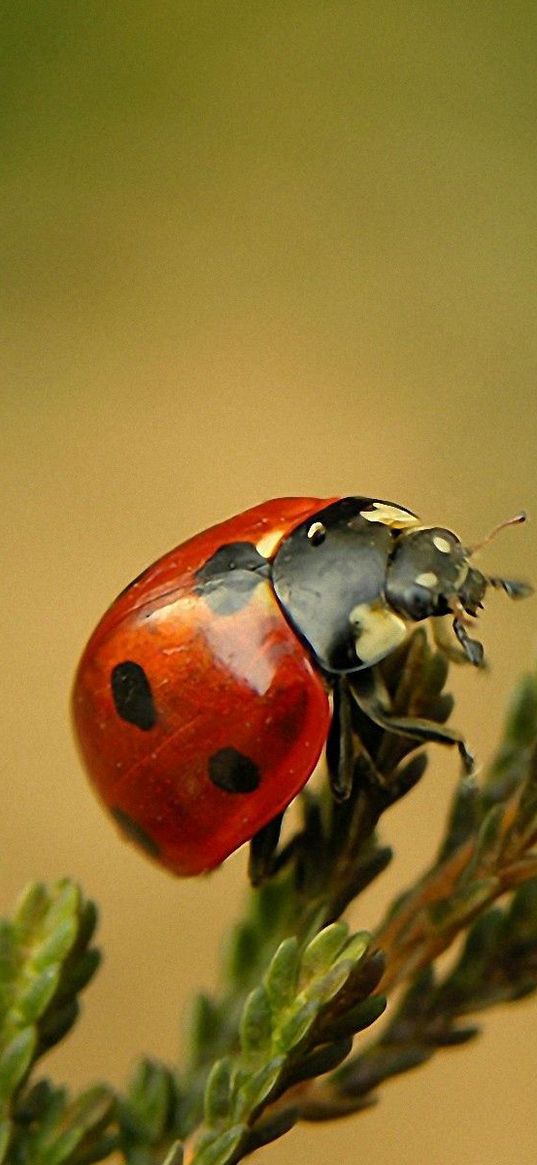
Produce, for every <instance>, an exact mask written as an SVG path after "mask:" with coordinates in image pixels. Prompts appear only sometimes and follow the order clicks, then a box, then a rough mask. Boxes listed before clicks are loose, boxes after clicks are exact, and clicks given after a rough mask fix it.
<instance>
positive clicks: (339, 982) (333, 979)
mask: <svg viewBox="0 0 537 1165" xmlns="http://www.w3.org/2000/svg"><path fill="white" fill-rule="evenodd" d="M353 970H354V968H353V964H352V963H351V962H350V960H349V959H344V960H341V962H337V963H335V964H334V966H333V967H331V968H330V970H329V971H327V973H326V975H323V976H322V978H321V979H314V980H313V982H312V983H310V984H309V985H308V987H307V988H306V991H305V993H304V994H306V997H307V999H308V1000H309V1001H310V1002H315V1004H316V1006H317V1008H319V1007H320V1006H322V1005H324V1004H326V1003H329V1002H330V1000H331V999H333V998H334V996H335V995H338V994H339V992H340V991H341V988H342V987H344V985H345V983H346V982H347V980H348V978H349V976H350V975H351V973H352V971H353Z"/></svg>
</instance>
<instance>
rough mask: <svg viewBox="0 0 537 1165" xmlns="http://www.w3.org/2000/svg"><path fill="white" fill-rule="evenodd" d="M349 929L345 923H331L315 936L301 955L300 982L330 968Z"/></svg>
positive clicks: (344, 941) (345, 939) (345, 940)
mask: <svg viewBox="0 0 537 1165" xmlns="http://www.w3.org/2000/svg"><path fill="white" fill-rule="evenodd" d="M348 934H349V928H348V926H347V924H346V923H345V922H333V923H332V924H331V926H326V927H325V928H324V930H321V931H320V933H319V934H316V935H315V938H314V939H312V941H311V942H310V943H308V946H307V947H306V949H305V951H304V954H303V955H302V959H301V964H300V971H301V976H300V977H301V981H302V982H307V981H308V980H309V979H313V978H314V976H316V975H322V974H324V973H325V971H328V969H329V968H330V967H331V966H332V964H333V962H334V960H335V959H336V958H337V956H338V954H339V953H340V951H341V950H342V949H343V947H344V946H345V944H346V942H347V937H348Z"/></svg>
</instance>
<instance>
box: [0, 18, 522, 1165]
mask: <svg viewBox="0 0 537 1165" xmlns="http://www.w3.org/2000/svg"><path fill="white" fill-rule="evenodd" d="M2 35H3V39H4V43H5V44H6V43H7V50H8V51H7V69H8V85H7V93H8V99H7V101H6V85H5V82H4V86H3V88H4V102H3V105H4V111H3V115H2V122H3V133H4V144H3V156H4V159H5V162H6V163H7V165H5V166H4V179H3V196H4V216H3V217H4V221H3V227H2V239H3V244H4V248H5V251H6V256H5V259H4V262H3V276H2V283H3V288H4V293H5V295H4V308H5V323H4V328H3V333H4V338H3V340H2V350H3V353H4V358H6V357H7V368H6V372H5V380H4V387H3V389H2V405H1V407H2V445H3V456H2V520H3V525H4V552H3V570H2V578H1V584H0V585H1V586H2V589H3V596H2V600H1V610H2V617H3V621H4V629H3V632H2V642H3V667H2V673H3V686H4V691H3V695H2V713H3V714H2V750H1V756H2V760H1V768H2V801H3V815H2V827H1V828H2V839H1V843H2V851H3V854H4V860H3V877H2V884H1V895H0V896H1V905H2V907H3V908H4V909H5V908H8V907H9V906H10V904H11V901H12V899H13V896H14V895H15V894H16V893H17V892H18V891H19V889H20V888H21V886H22V885H23V884H24V883H25V882H26V881H28V880H29V879H32V878H36V877H38V878H46V879H54V878H56V877H59V876H62V875H63V874H65V873H68V874H71V875H73V876H75V877H77V878H78V879H80V881H81V882H82V884H83V886H84V887H85V890H86V892H87V893H88V894H89V895H91V896H95V897H96V898H97V900H98V901H99V902H100V904H101V908H102V923H101V930H100V937H101V940H102V943H103V945H104V948H105V951H106V961H105V964H104V968H103V970H102V971H101V974H100V975H99V976H98V978H97V981H96V982H95V984H94V985H93V986H92V987H91V989H90V990H89V991H88V993H87V995H86V999H85V1008H84V1016H83V1022H82V1023H81V1025H80V1027H79V1028H78V1029H77V1031H76V1032H75V1034H74V1035H73V1036H72V1037H71V1039H70V1040H69V1042H68V1044H67V1045H66V1046H65V1048H64V1049H62V1050H60V1051H58V1052H56V1053H55V1054H54V1055H53V1056H51V1057H50V1062H49V1067H50V1071H54V1074H55V1076H56V1078H57V1079H62V1080H63V1079H66V1080H69V1081H70V1082H71V1084H72V1085H73V1086H77V1087H78V1086H80V1085H82V1084H84V1083H86V1082H89V1081H91V1080H94V1079H95V1078H97V1077H100V1076H107V1077H108V1078H110V1079H112V1080H113V1081H114V1082H116V1083H121V1082H122V1081H124V1080H125V1078H126V1075H127V1073H128V1071H129V1068H130V1066H131V1064H132V1062H133V1059H134V1058H135V1056H137V1055H138V1053H139V1052H140V1051H141V1050H145V1051H146V1052H148V1053H152V1054H154V1055H156V1056H162V1057H164V1058H170V1059H171V1058H174V1057H175V1056H176V1054H177V1053H178V1049H179V1048H180V1045H181V1023H180V1020H181V1014H182V1011H183V1009H184V1006H185V1003H186V1001H187V1000H188V998H189V997H190V996H191V993H192V990H193V988H194V985H203V986H205V987H208V988H210V987H211V984H212V983H213V982H214V980H215V975H216V966H217V951H218V946H219V942H220V939H221V936H222V935H223V934H224V931H225V928H226V925H227V924H228V923H229V922H230V921H231V920H232V919H233V918H234V917H235V916H236V914H237V911H238V910H239V908H240V903H241V900H242V895H243V892H244V870H245V859H246V855H245V853H243V852H241V853H239V854H238V855H235V856H234V857H233V858H232V859H231V860H230V861H229V862H228V863H227V864H226V866H225V867H224V868H223V869H221V870H220V871H219V872H217V873H216V874H215V875H214V876H212V877H211V878H209V879H199V880H196V881H191V882H182V883H181V882H178V881H174V880H173V879H172V878H170V877H169V876H167V875H166V874H164V873H161V872H160V871H159V870H157V869H156V868H153V867H152V866H151V865H150V864H148V863H146V862H144V860H143V858H142V857H140V856H139V855H138V854H137V853H135V852H134V851H133V850H131V849H130V848H129V847H128V846H126V845H124V844H122V843H121V842H120V841H119V839H118V838H117V837H116V834H115V832H114V830H113V829H112V827H111V825H110V824H109V822H108V820H107V819H106V818H105V816H104V815H103V814H102V812H101V810H100V809H99V807H98V806H97V804H96V802H95V801H94V798H93V796H92V793H91V792H90V790H89V788H88V786H87V784H86V782H85V779H84V777H83V775H82V772H81V769H80V766H79V763H78V760H77V757H76V755H75V751H74V748H73V744H72V741H71V737H70V729H69V724H68V716H67V710H66V708H67V700H68V691H69V687H70V682H71V675H72V671H73V669H74V666H75V664H76V661H77V657H78V655H79V653H80V651H81V649H82V646H83V643H84V641H85V639H86V637H87V635H88V634H89V632H90V631H91V629H92V627H93V625H94V623H95V622H96V620H97V618H98V617H99V616H100V615H101V613H102V610H103V609H104V607H105V606H106V605H107V604H108V602H109V601H110V600H111V598H112V597H113V596H114V595H115V593H116V592H117V591H118V590H119V589H120V588H121V587H122V586H123V585H124V584H125V583H126V582H128V581H129V579H130V578H131V577H132V576H134V575H135V574H137V573H138V572H139V571H140V569H141V568H142V567H143V566H144V565H146V564H147V563H148V562H150V561H151V560H152V559H154V558H155V557H157V556H158V555H159V554H161V553H163V552H164V551H166V550H167V549H169V548H170V547H171V546H173V545H174V544H176V543H177V542H179V541H181V540H182V539H183V538H185V537H186V536H188V535H189V534H191V533H193V532H195V531H196V530H198V529H199V528H201V527H203V526H205V525H208V524H210V523H212V522H214V521H216V520H219V519H221V518H223V517H225V516H227V515H229V514H231V513H233V512H236V511H238V510H241V509H244V508H245V507H246V506H248V505H251V504H253V503H255V502H256V501H259V500H262V499H264V498H266V497H272V496H277V495H281V494H287V493H291V494H292V493H296V494H319V495H320V496H323V495H331V494H337V493H341V494H345V493H353V492H363V493H366V494H367V493H370V494H372V495H374V496H375V495H377V496H380V497H386V498H390V499H393V500H395V501H397V502H401V503H403V504H405V505H408V506H410V507H411V508H414V509H416V510H417V511H418V512H419V513H420V514H421V515H422V516H423V517H424V518H426V519H430V520H431V521H435V522H436V521H438V522H440V523H445V524H446V525H451V526H453V527H454V528H455V529H456V530H457V531H458V532H459V533H461V534H462V536H463V537H464V538H466V539H467V540H476V539H478V538H479V537H480V536H481V535H483V534H484V533H485V532H486V531H487V530H488V528H489V527H490V526H491V525H492V524H494V523H495V522H496V521H498V520H499V519H501V518H503V517H506V516H508V515H510V514H511V513H514V512H515V511H516V510H518V509H519V508H520V507H522V506H526V507H527V508H528V509H529V511H530V513H532V514H533V516H534V522H533V525H530V526H528V527H527V528H526V529H525V530H520V531H508V532H506V533H505V534H504V535H503V536H502V539H501V541H498V542H497V544H496V545H494V546H493V547H491V548H490V549H489V550H488V551H487V558H486V563H487V566H488V567H489V569H490V570H491V571H494V570H498V571H499V570H500V569H501V570H503V571H504V572H505V573H507V574H508V573H512V574H514V575H517V574H518V575H520V576H529V577H533V579H534V580H535V579H537V534H536V531H537V521H536V519H537V482H536V475H535V445H536V438H537V404H536V398H535V392H536V371H537V330H536V326H535V325H536V291H537V287H536V283H537V280H536V270H537V213H536V212H537V200H536V189H537V188H536V182H537V144H536V143H537V133H536V127H537V120H536V118H537V81H536V77H537V71H536V59H537V58H536V53H537V8H536V7H535V5H533V4H529V3H525V2H520V3H517V2H515V3H510V4H504V3H500V2H499V0H491V2H489V3H487V4H484V3H483V4H479V3H474V4H459V3H435V2H434V0H433V2H423V3H409V4H399V3H394V2H390V0H387V2H385V3H379V4H374V3H371V4H368V3H360V2H359V0H358V2H354V3H351V2H347V3H345V2H341V3H333V4H324V3H311V4H303V3H298V2H289V3H284V4H268V3H260V2H256V0H253V2H252V0H250V2H246V0H231V2H230V3H227V4H218V3H214V2H213V3H210V2H206V0H185V2H184V3H173V2H172V0H169V2H166V0H154V2H153V3H149V2H148V0H139V2H135V3H130V4H129V3H123V2H121V0H120V2H116V3H114V4H112V5H108V4H103V3H92V4H73V3H70V2H68V0H64V2H63V3H62V2H60V0H49V3H47V4H43V5H37V4H35V5H31V4H24V3H23V4H20V3H19V2H17V0H12V2H11V3H9V2H8V4H7V5H5V6H4V31H3V34H2ZM535 611H536V607H535V601H534V602H533V603H531V602H529V603H527V604H525V605H524V604H522V605H520V606H518V607H514V606H512V605H510V604H509V603H508V602H507V601H506V600H505V601H502V598H501V597H500V596H497V597H496V596H493V597H491V600H490V604H489V609H488V611H487V613H486V616H485V618H484V619H483V624H482V633H483V637H484V639H485V642H486V645H487V649H488V654H489V657H490V659H491V661H492V664H493V668H492V672H491V674H490V675H485V676H481V675H475V674H470V675H468V674H466V673H465V674H464V675H463V676H461V675H459V674H457V675H455V676H452V684H453V685H454V686H455V689H456V691H457V694H458V696H459V702H458V710H457V722H458V723H459V724H460V725H461V726H463V727H464V729H465V730H466V732H467V735H468V737H469V738H470V740H471V743H472V745H473V746H474V747H475V749H477V751H478V753H479V755H480V756H481V757H483V758H484V757H486V756H487V754H488V752H489V751H490V749H491V748H492V747H493V743H494V740H495V737H496V732H497V728H498V722H499V718H500V716H501V712H502V708H503V707H504V704H505V701H506V699H507V696H508V693H509V691H510V689H511V687H512V684H513V682H514V680H515V677H516V676H517V674H518V673H519V672H520V671H521V670H523V669H525V668H527V667H528V666H530V665H531V664H532V662H533V660H534V658H535V655H536V648H537V636H536V634H535V626H536V615H535ZM456 771H457V764H456V760H455V758H454V757H453V756H451V755H449V754H447V753H444V752H442V751H441V750H440V752H439V751H438V750H436V754H435V756H434V763H433V765H432V766H431V772H430V775H429V778H428V780H427V781H426V782H425V783H424V784H423V786H422V787H420V789H419V790H417V791H416V792H415V793H414V794H413V796H412V798H409V799H408V801H407V803H406V804H405V805H403V806H401V807H400V808H399V809H398V810H397V811H393V812H392V813H391V815H390V816H389V817H388V818H387V819H386V821H385V826H384V835H385V837H386V839H387V840H388V839H389V840H390V841H391V842H392V843H394V844H395V845H396V847H397V849H398V852H399V857H398V860H397V862H396V863H394V865H393V867H392V868H391V869H390V871H389V872H388V873H387V874H386V875H385V877H384V879H383V881H382V883H381V885H379V887H378V889H375V891H374V892H372V893H370V895H369V896H368V897H367V900H365V901H364V903H363V906H362V907H361V909H360V910H359V911H358V912H357V914H355V917H354V921H355V923H356V925H360V926H362V925H373V924H374V923H375V921H376V920H377V919H378V917H379V913H380V911H381V909H382V907H383V904H384V903H385V902H386V901H387V900H388V899H389V897H390V895H391V894H393V893H394V892H395V891H396V890H397V889H398V888H401V887H402V886H404V885H405V884H406V883H407V882H408V881H409V879H411V878H413V877H414V876H415V874H416V873H417V871H418V870H419V869H421V868H422V866H423V865H424V863H425V862H426V861H427V859H428V856H429V855H430V854H431V852H432V851H433V850H434V849H435V845H436V838H437V834H438V830H439V825H440V821H441V820H442V817H443V814H444V812H445V807H446V802H447V798H448V795H449V791H450V790H451V788H452V786H453V782H454V780H455V778H456ZM536 1041H537V1006H536V1003H535V1001H526V1002H525V1003H524V1004H520V1005H519V1006H518V1007H513V1008H512V1009H511V1010H507V1009H504V1010H499V1011H498V1012H496V1013H495V1014H494V1015H491V1016H489V1017H488V1018H486V1020H485V1035H484V1036H483V1037H482V1039H481V1040H480V1041H479V1042H476V1044H475V1045H473V1046H471V1047H469V1048H466V1049H462V1050H459V1051H452V1052H446V1053H443V1054H442V1055H440V1056H439V1057H438V1058H437V1059H436V1061H435V1062H434V1063H433V1064H431V1065H429V1066H427V1067H425V1068H423V1069H421V1070H420V1071H417V1072H416V1073H415V1074H410V1075H409V1076H407V1077H406V1078H404V1079H401V1080H400V1081H399V1082H395V1083H392V1084H391V1085H388V1086H387V1087H386V1088H385V1089H384V1091H383V1093H382V1097H381V1103H380V1104H379V1106H378V1107H377V1108H376V1109H374V1110H372V1111H371V1112H369V1113H367V1114H366V1115H364V1116H362V1117H361V1118H356V1119H354V1120H353V1121H346V1122H342V1123H341V1124H340V1125H333V1126H331V1127H323V1128H322V1129H315V1128H313V1127H311V1126H310V1127H307V1128H303V1129H299V1130H298V1131H295V1132H294V1133H293V1134H291V1135H290V1136H289V1137H288V1138H287V1139H286V1140H285V1141H282V1142H280V1143H279V1144H277V1145H276V1146H273V1147H272V1148H271V1149H268V1150H266V1151H265V1154H264V1158H263V1159H264V1161H265V1162H266V1165H271V1163H273V1165H276V1163H278V1165H288V1163H291V1162H296V1161H297V1160H300V1161H307V1162H309V1163H311V1165H324V1163H325V1162H326V1160H341V1161H343V1162H349V1163H351V1162H354V1161H358V1160H362V1159H367V1160H369V1161H374V1162H375V1165H384V1163H386V1165H387V1163H388V1162H389V1163H393V1162H394V1161H395V1160H397V1161H398V1162H399V1163H401V1165H405V1163H407V1162H408V1163H410V1162H412V1163H415V1162H420V1163H421V1162H423V1163H425V1162H427V1163H429V1162H431V1163H432V1165H462V1162H468V1161H471V1162H480V1163H481V1162H482V1163H483V1165H496V1163H500V1162H501V1163H502V1165H514V1163H515V1162H516V1163H517V1165H526V1163H528V1165H529V1163H530V1162H531V1163H532V1165H534V1162H535V1160H536V1157H537V1126H536V1117H535V1070H536V1067H537V1058H536V1051H535V1047H536ZM260 1159H261V1158H260Z"/></svg>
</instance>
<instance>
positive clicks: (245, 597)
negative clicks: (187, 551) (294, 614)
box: [195, 542, 270, 615]
mask: <svg viewBox="0 0 537 1165" xmlns="http://www.w3.org/2000/svg"><path fill="white" fill-rule="evenodd" d="M268 577H270V563H269V562H268V560H267V559H266V558H263V555H262V554H259V551H258V550H256V548H255V546H254V544H253V542H230V543H229V544H228V545H227V546H219V548H218V550H215V552H214V554H212V555H211V557H210V558H208V559H207V561H206V562H205V563H204V564H203V566H202V567H200V569H199V570H198V572H197V574H196V586H195V591H196V594H198V595H202V596H203V598H204V600H205V602H206V603H208V605H209V606H210V608H211V610H212V611H214V612H215V614H217V615H233V614H235V612H236V611H240V610H241V608H242V607H244V606H246V604H247V603H248V602H249V601H250V598H251V595H252V591H254V590H255V588H256V587H257V586H258V584H259V582H260V581H261V580H262V579H264V578H268Z"/></svg>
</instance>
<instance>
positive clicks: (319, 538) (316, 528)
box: [308, 522, 326, 546]
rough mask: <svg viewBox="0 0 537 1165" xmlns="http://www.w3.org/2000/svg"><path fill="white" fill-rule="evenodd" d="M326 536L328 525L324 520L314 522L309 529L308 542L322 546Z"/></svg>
mask: <svg viewBox="0 0 537 1165" xmlns="http://www.w3.org/2000/svg"><path fill="white" fill-rule="evenodd" d="M325 538H326V526H323V524H322V522H314V523H313V525H312V526H310V528H309V530H308V542H310V543H311V545H312V546H320V545H321V543H322V542H324V540H325Z"/></svg>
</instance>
